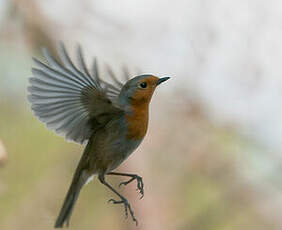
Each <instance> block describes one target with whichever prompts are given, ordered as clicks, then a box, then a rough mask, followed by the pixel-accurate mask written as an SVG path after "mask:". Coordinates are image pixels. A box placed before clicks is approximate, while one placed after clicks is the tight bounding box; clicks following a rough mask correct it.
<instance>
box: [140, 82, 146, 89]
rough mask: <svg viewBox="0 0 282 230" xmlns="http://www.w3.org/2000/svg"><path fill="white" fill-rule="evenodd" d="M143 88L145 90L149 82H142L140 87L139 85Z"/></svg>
mask: <svg viewBox="0 0 282 230" xmlns="http://www.w3.org/2000/svg"><path fill="white" fill-rule="evenodd" d="M139 86H140V87H141V88H143V89H145V88H147V82H145V81H144V82H141V83H140V85H139Z"/></svg>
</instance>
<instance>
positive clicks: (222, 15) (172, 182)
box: [0, 0, 282, 230]
mask: <svg viewBox="0 0 282 230" xmlns="http://www.w3.org/2000/svg"><path fill="white" fill-rule="evenodd" d="M281 12H282V3H281V1H278V0H269V1H262V0H237V1H226V0H225V1H223V0H214V1H207V0H188V1H187V0H175V1H168V0H142V1H137V0H121V1H116V0H80V1H78V0H77V1H75V0H60V1H57V0H44V1H39V0H0V229H3V230H10V229H21V230H22V229H52V228H53V225H54V221H55V219H56V217H57V214H58V212H59V209H60V207H61V204H62V202H63V199H64V196H65V194H66V192H67V189H68V186H69V184H70V181H71V178H72V175H73V173H74V170H75V168H76V165H77V163H78V160H79V158H80V156H81V152H82V147H81V146H79V145H77V144H74V143H67V142H65V141H64V139H63V138H62V137H59V136H57V135H56V134H55V133H53V132H51V131H48V130H47V129H46V128H45V126H44V125H43V124H42V123H41V122H39V121H38V120H37V119H36V118H35V117H34V116H33V115H32V113H31V110H30V106H29V104H28V102H27V100H26V96H27V91H26V88H27V86H28V78H29V77H30V76H31V67H32V65H33V63H32V61H31V57H32V56H35V57H38V58H39V59H41V58H42V56H41V53H40V49H41V47H47V48H48V49H49V50H51V52H53V53H55V50H56V45H57V43H58V41H60V40H61V41H64V42H65V44H66V46H67V48H68V50H69V51H70V52H71V53H72V54H73V53H74V49H75V47H76V45H77V44H78V43H79V44H81V45H82V47H83V48H84V53H85V55H86V60H87V63H88V64H90V63H91V61H92V60H93V57H98V60H99V63H100V66H101V67H102V66H103V63H108V64H110V65H111V66H112V67H113V68H114V69H115V71H116V72H117V73H118V72H120V69H121V66H122V65H126V66H128V67H129V69H130V70H131V72H132V75H134V74H135V73H136V72H138V71H141V72H146V73H154V74H156V75H159V76H170V77H171V80H169V81H168V82H166V84H163V85H162V86H161V87H160V88H158V90H157V92H156V94H155V95H154V98H153V101H152V104H151V109H150V113H151V114H150V126H149V131H148V135H147V136H146V138H145V140H144V143H143V144H142V146H141V147H140V148H139V149H138V150H137V151H136V152H135V153H134V154H133V155H132V156H130V158H129V159H128V160H127V161H126V162H125V163H123V164H122V165H121V166H120V168H119V169H118V170H119V171H123V172H133V173H137V174H139V175H142V176H143V179H144V182H145V197H144V198H143V200H139V195H138V194H137V192H136V191H135V184H134V183H133V184H131V185H128V186H127V187H126V188H121V189H120V190H121V192H122V193H123V194H124V195H125V196H127V197H128V198H129V200H130V201H131V204H132V206H133V208H134V210H135V213H136V216H137V217H138V219H139V226H138V227H135V225H134V223H132V222H131V221H130V220H129V219H128V220H125V219H124V212H123V207H120V206H117V205H112V204H107V202H106V201H107V200H108V199H110V198H112V197H114V196H113V194H111V193H110V191H109V190H107V188H105V187H104V186H102V185H101V184H100V183H99V182H98V181H97V179H96V180H94V182H93V183H90V184H89V185H87V186H86V187H85V188H84V189H83V191H82V192H81V194H80V198H79V200H78V202H77V205H76V207H75V210H74V213H73V217H72V220H71V226H70V229H117V230H119V229H121V230H124V229H136V230H137V229H140V230H141V229H142V230H151V229H154V230H210V229H216V230H222V229H224V230H235V229H236V230H237V229H249V230H251V229H255V230H265V229H271V230H272V229H275V230H276V229H282V218H281V213H282V183H281V182H282V179H281V173H282V145H281V142H282V135H281V134H282V106H281V101H282V77H281V75H282V70H281V60H282V43H281V41H282V14H281ZM102 72H103V70H102ZM104 76H105V77H107V76H106V75H104ZM121 180H122V178H109V181H111V183H113V185H115V186H117V185H118V183H119V182H120V181H121Z"/></svg>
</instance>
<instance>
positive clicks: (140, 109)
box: [126, 103, 149, 140]
mask: <svg viewBox="0 0 282 230" xmlns="http://www.w3.org/2000/svg"><path fill="white" fill-rule="evenodd" d="M132 110H133V113H132V114H128V115H126V121H127V124H128V133H127V138H128V139H132V140H140V139H142V138H143V137H144V136H145V135H146V132H147V128H148V116H149V111H148V104H147V103H145V104H143V105H138V106H133V107H132Z"/></svg>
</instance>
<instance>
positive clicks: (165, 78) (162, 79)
mask: <svg viewBox="0 0 282 230" xmlns="http://www.w3.org/2000/svg"><path fill="white" fill-rule="evenodd" d="M168 79H170V77H162V78H159V79H158V80H157V85H159V84H161V83H163V82H164V81H166V80H168Z"/></svg>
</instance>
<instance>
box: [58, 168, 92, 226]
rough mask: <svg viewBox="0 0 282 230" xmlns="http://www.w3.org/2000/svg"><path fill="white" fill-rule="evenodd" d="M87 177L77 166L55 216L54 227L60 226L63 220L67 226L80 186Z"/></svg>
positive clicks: (62, 224)
mask: <svg viewBox="0 0 282 230" xmlns="http://www.w3.org/2000/svg"><path fill="white" fill-rule="evenodd" d="M88 178H89V174H87V173H86V171H85V170H81V169H79V168H78V169H77V171H76V173H75V175H74V177H73V180H72V183H71V186H70V188H69V191H68V193H67V196H66V198H65V201H64V204H63V206H62V209H61V211H60V214H59V216H58V218H57V221H56V224H55V228H62V227H63V226H64V223H65V222H66V224H67V227H68V226H69V221H70V217H71V214H72V211H73V208H74V205H75V202H76V200H77V198H78V195H79V193H80V190H81V188H82V186H83V185H84V184H85V182H86V181H87V179H88Z"/></svg>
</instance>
